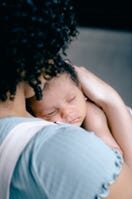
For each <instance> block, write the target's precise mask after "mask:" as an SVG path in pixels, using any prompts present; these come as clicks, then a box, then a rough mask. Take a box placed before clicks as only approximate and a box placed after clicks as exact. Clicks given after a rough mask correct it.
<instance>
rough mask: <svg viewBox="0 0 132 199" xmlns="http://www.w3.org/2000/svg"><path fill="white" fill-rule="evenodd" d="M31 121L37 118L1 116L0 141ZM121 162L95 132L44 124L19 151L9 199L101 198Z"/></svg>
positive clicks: (119, 157)
mask: <svg viewBox="0 0 132 199" xmlns="http://www.w3.org/2000/svg"><path fill="white" fill-rule="evenodd" d="M32 120H39V119H35V118H30V119H29V118H22V117H7V118H3V119H0V143H1V142H2V141H3V139H4V138H5V136H6V135H7V134H8V132H9V131H10V130H11V129H12V128H13V127H14V126H15V125H16V124H18V123H20V122H23V121H32ZM18 133H19V132H18ZM7 162H8V161H7ZM121 165H122V157H121V156H120V155H119V154H118V153H117V152H114V151H113V150H111V149H110V148H109V147H108V146H106V145H105V144H104V143H103V141H101V140H100V139H99V138H98V137H96V136H95V134H94V133H89V132H87V131H85V130H84V129H81V128H79V127H75V126H71V125H66V124H56V125H51V126H47V127H44V128H43V129H41V131H40V132H39V133H38V134H37V135H35V136H34V137H33V138H32V139H31V141H30V142H29V144H28V145H27V146H26V148H25V149H24V151H23V153H22V154H21V156H20V158H19V160H18V162H17V165H16V167H15V170H14V173H13V177H12V181H11V186H10V199H100V198H103V197H106V196H107V195H108V191H109V185H110V184H111V183H113V182H114V181H115V180H116V177H117V176H118V175H119V173H120V170H121Z"/></svg>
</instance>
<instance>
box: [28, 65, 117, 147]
mask: <svg viewBox="0 0 132 199" xmlns="http://www.w3.org/2000/svg"><path fill="white" fill-rule="evenodd" d="M43 93H44V95H43V98H42V100H40V101H37V100H36V99H35V97H32V98H30V99H28V107H29V108H30V111H31V112H32V114H33V115H35V116H36V117H39V118H42V119H45V120H48V121H52V122H64V123H70V124H73V125H77V126H81V127H83V128H85V129H86V130H89V131H94V132H95V133H96V135H97V136H99V137H101V139H102V140H103V141H104V142H105V143H106V144H108V145H109V146H110V147H112V148H117V149H119V146H118V144H117V143H116V141H115V140H114V138H113V137H112V135H111V132H110V128H109V124H108V122H107V118H106V116H105V114H104V112H103V111H102V110H101V109H100V108H99V107H98V106H96V105H95V104H94V103H92V102H91V101H90V100H89V99H88V98H87V97H86V96H84V94H83V92H82V90H81V85H80V83H79V80H78V77H77V74H76V72H75V70H74V68H73V67H72V66H71V65H66V66H64V68H63V70H62V69H61V70H60V72H58V75H57V76H56V77H54V78H52V79H50V80H49V81H48V82H47V83H46V84H45V85H44V88H43ZM119 150H120V149H119Z"/></svg>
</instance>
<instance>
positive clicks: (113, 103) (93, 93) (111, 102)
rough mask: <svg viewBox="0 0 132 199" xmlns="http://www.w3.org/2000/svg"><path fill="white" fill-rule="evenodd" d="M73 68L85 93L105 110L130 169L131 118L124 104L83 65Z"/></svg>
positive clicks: (117, 95)
mask: <svg viewBox="0 0 132 199" xmlns="http://www.w3.org/2000/svg"><path fill="white" fill-rule="evenodd" d="M75 69H76V71H77V73H78V76H79V80H80V83H81V85H82V90H83V92H84V93H85V95H86V96H87V97H88V98H89V99H90V100H92V101H93V102H94V103H95V104H97V105H98V106H99V107H101V108H102V109H103V111H104V112H105V114H106V117H107V118H108V122H109V125H110V129H111V132H112V135H113V137H114V139H115V140H116V142H117V143H118V144H119V146H120V148H121V150H122V152H123V156H124V159H125V161H126V163H127V165H128V166H129V167H130V168H131V170H132V144H131V140H132V133H131V131H132V120H131V115H130V114H129V112H128V110H127V108H126V105H125V104H124V102H123V100H122V99H121V97H120V96H119V94H118V93H117V92H116V91H115V90H114V89H113V88H112V87H111V86H110V85H108V84H107V83H105V82H104V81H102V80H101V79H100V78H98V77H97V76H95V75H94V74H93V73H91V72H90V71H88V70H86V69H85V68H84V67H75Z"/></svg>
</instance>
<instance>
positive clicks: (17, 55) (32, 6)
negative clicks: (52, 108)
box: [0, 0, 77, 101]
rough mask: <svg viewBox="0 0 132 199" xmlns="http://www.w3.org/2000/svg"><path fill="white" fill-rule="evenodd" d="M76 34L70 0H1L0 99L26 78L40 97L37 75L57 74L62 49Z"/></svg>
mask: <svg viewBox="0 0 132 199" xmlns="http://www.w3.org/2000/svg"><path fill="white" fill-rule="evenodd" d="M76 35H77V30H76V20H75V14H74V8H73V5H72V2H71V1H70V0H1V1H0V67H1V70H0V100H2V101H5V100H7V99H8V98H9V99H12V100H13V99H14V96H15V93H16V87H17V85H18V83H19V82H21V81H23V80H24V81H26V82H28V84H29V85H30V86H31V87H32V88H33V89H34V91H35V95H36V98H37V99H38V100H39V99H41V98H42V91H41V88H40V81H39V79H38V78H39V76H40V75H41V74H42V73H44V74H45V78H51V77H54V76H56V74H57V73H58V68H60V67H62V66H63V64H67V63H65V62H64V60H63V59H62V54H65V49H66V48H67V46H68V44H69V43H70V42H71V41H72V39H73V37H75V36H76Z"/></svg>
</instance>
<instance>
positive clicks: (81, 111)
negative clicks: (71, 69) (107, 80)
mask: <svg viewBox="0 0 132 199" xmlns="http://www.w3.org/2000/svg"><path fill="white" fill-rule="evenodd" d="M32 110H33V112H34V114H35V115H36V116H37V117H40V118H43V119H46V120H48V121H52V122H58V121H59V122H64V123H70V124H75V125H77V126H81V124H82V122H83V120H84V118H85V116H86V100H85V97H84V95H83V93H82V91H81V90H80V88H79V87H77V85H76V84H75V83H74V82H73V81H72V80H71V79H70V77H69V76H68V75H67V74H62V75H60V76H59V77H55V78H53V79H52V80H50V81H49V82H48V83H47V85H46V86H45V88H44V95H43V99H42V100H41V101H35V100H34V101H32Z"/></svg>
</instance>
